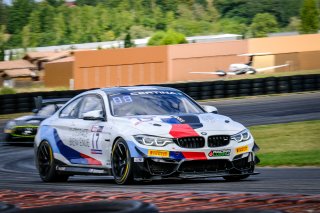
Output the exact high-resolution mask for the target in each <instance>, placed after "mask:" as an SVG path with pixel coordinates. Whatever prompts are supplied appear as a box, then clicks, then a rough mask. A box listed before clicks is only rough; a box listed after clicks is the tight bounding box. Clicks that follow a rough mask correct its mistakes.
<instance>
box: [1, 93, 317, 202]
mask: <svg viewBox="0 0 320 213" xmlns="http://www.w3.org/2000/svg"><path fill="white" fill-rule="evenodd" d="M207 104H210V105H214V106H216V107H217V108H218V110H219V113H221V114H225V115H228V116H231V117H232V118H233V119H234V120H236V121H239V122H242V123H243V124H245V125H247V126H251V125H258V124H269V123H281V122H292V121H302V120H313V119H320V107H319V106H320V93H319V92H317V93H309V94H291V95H286V96H274V97H256V98H250V99H238V100H217V101H213V102H207ZM0 159H1V160H0V189H1V190H2V189H3V190H19V191H20V190H23V191H25V190H28V191H30V190H32V191H39V190H40V191H56V192H57V191H60V192H70V191H78V192H80V191H81V193H83V192H92V191H104V192H106V191H109V192H110V191H111V192H112V191H114V192H119V191H126V192H132V193H137V192H146V193H155V192H157V193H160V192H164V193H168V192H181V193H186V192H192V193H196V192H197V193H200V194H201V193H203V195H204V196H205V195H206V194H207V193H231V194H233V193H273V194H275V193H276V194H291V195H294V194H303V195H319V194H320V187H319V186H320V179H319V177H320V169H319V168H258V169H257V171H258V172H261V174H260V175H258V176H252V177H250V178H249V179H247V180H244V181H241V182H225V181H224V180H223V179H221V178H214V179H213V178H211V179H210V178H208V179H198V180H183V181H177V180H165V181H154V182H147V183H145V182H143V183H138V184H137V185H130V186H118V185H116V184H115V183H114V182H113V180H112V178H111V177H94V176H93V177H91V176H75V177H72V178H70V181H69V182H67V183H43V182H42V181H41V180H40V178H39V176H38V174H37V172H36V170H35V167H34V162H33V148H32V147H31V146H21V145H14V146H11V145H10V146H9V145H5V144H1V146H0ZM317 201H319V200H317ZM318 207H319V206H318Z"/></svg>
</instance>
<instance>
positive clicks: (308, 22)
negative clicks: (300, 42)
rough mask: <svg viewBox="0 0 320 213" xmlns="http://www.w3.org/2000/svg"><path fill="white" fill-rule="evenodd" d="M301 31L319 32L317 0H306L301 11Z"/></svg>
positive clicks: (306, 32)
mask: <svg viewBox="0 0 320 213" xmlns="http://www.w3.org/2000/svg"><path fill="white" fill-rule="evenodd" d="M300 18H301V27H300V33H302V34H308V33H317V32H318V30H319V11H318V8H317V6H316V1H315V0H304V1H303V5H302V8H301V11H300Z"/></svg>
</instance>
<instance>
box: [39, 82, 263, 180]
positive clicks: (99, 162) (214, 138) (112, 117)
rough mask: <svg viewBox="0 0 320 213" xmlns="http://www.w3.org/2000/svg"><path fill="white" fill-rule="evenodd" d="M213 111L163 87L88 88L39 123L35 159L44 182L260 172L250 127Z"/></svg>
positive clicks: (234, 176) (239, 175)
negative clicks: (74, 177)
mask: <svg viewBox="0 0 320 213" xmlns="http://www.w3.org/2000/svg"><path fill="white" fill-rule="evenodd" d="M215 112H216V108H215V107H212V106H200V105H199V104H197V103H196V102H195V101H194V100H193V99H191V98H190V97H189V96H187V95H186V94H184V93H182V92H181V91H179V90H176V89H172V88H166V87H150V86H139V87H116V88H105V89H97V90H92V91H88V92H84V93H82V94H80V95H78V96H76V97H74V98H73V99H71V100H70V101H69V102H68V103H66V104H65V105H64V106H63V107H61V109H59V110H58V111H57V112H56V113H55V114H54V115H53V116H51V117H50V118H48V119H46V120H44V121H43V122H42V123H41V125H40V127H39V130H38V132H37V135H36V137H35V156H36V157H35V159H36V165H37V168H38V171H39V174H40V177H41V179H42V180H43V181H45V182H55V181H66V180H67V179H68V177H69V176H72V175H78V174H85V175H87V174H93V175H113V177H114V179H115V182H116V183H118V184H128V183H131V182H133V181H141V180H154V179H161V178H206V177H223V178H225V179H226V180H240V179H244V178H246V177H248V176H249V175H254V174H257V173H255V172H254V167H255V164H256V163H257V161H258V158H257V157H256V156H255V152H256V151H258V149H259V147H258V146H257V145H256V144H255V143H254V139H253V137H252V135H251V134H250V132H249V130H248V129H246V128H245V127H244V126H243V125H241V124H240V123H237V122H235V121H233V120H231V119H230V118H228V117H226V116H223V115H219V114H215Z"/></svg>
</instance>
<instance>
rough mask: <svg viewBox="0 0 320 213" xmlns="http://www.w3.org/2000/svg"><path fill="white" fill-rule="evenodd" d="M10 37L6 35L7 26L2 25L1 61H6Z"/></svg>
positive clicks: (0, 41) (0, 35) (0, 38)
mask: <svg viewBox="0 0 320 213" xmlns="http://www.w3.org/2000/svg"><path fill="white" fill-rule="evenodd" d="M7 40H8V38H7V35H6V26H4V25H0V61H4V57H5V52H4V50H5V45H6V42H7Z"/></svg>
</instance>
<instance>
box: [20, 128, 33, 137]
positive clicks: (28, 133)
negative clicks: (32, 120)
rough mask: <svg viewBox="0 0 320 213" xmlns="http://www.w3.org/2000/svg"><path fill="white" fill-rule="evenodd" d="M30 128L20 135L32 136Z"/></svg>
mask: <svg viewBox="0 0 320 213" xmlns="http://www.w3.org/2000/svg"><path fill="white" fill-rule="evenodd" d="M32 130H33V129H32V128H30V127H27V128H25V130H24V131H23V132H22V135H31V134H32Z"/></svg>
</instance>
